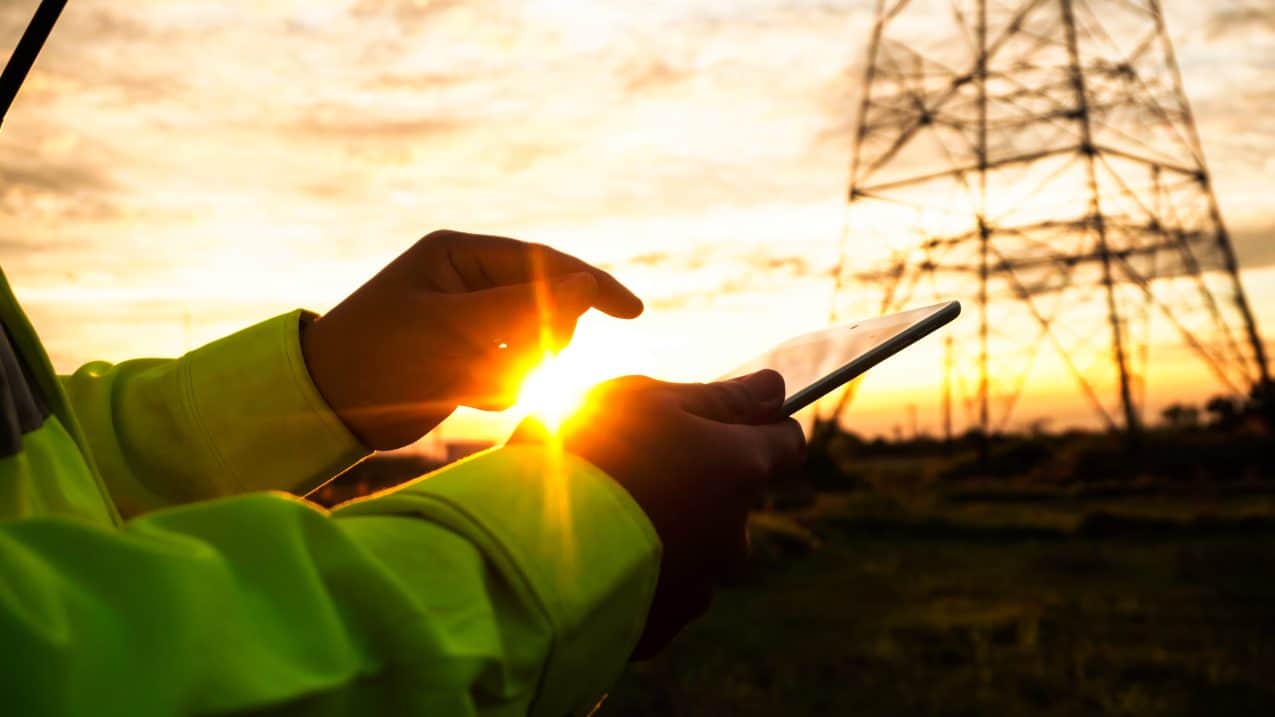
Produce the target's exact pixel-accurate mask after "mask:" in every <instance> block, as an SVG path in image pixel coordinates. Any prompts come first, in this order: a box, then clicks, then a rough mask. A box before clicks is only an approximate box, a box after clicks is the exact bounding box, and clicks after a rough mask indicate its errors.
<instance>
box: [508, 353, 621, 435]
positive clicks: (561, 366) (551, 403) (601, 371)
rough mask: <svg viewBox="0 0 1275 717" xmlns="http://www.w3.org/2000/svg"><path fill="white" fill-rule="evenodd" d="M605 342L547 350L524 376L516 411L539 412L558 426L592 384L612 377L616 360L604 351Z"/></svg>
mask: <svg viewBox="0 0 1275 717" xmlns="http://www.w3.org/2000/svg"><path fill="white" fill-rule="evenodd" d="M604 346H605V345H604V344H601V343H590V342H588V341H577V342H575V343H573V344H571V345H570V346H568V347H567V348H566V349H564V350H563V351H562V352H561V353H559V354H557V355H552V354H546V355H545V358H544V360H543V361H541V363H540V365H539V366H537V367H536V368H534V369H532V371H531V373H529V374H528V375H527V378H526V379H524V380H523V383H522V388H521V389H520V390H519V392H518V403H517V404H515V405H514V408H513V413H514V414H515V415H518V416H523V415H526V416H536V417H537V418H539V419H540V420H541V422H543V423H544V424H545V426H546V427H547V428H549V429H550V430H556V429H557V428H558V426H559V425H561V423H562V422H563V421H564V420H566V418H567V417H568V416H570V415H571V414H572V413H574V412H575V411H576V410H578V409H579V408H580V406H581V404H582V403H583V402H584V397H585V394H586V393H587V392H588V390H589V389H590V388H592V387H593V386H595V385H597V384H598V383H601V382H602V381H605V380H606V379H608V378H611V377H612V375H613V372H614V363H615V362H614V361H613V360H609V359H608V357H607V356H605V355H604V353H605V352H604V350H603V347H604ZM608 367H609V370H608Z"/></svg>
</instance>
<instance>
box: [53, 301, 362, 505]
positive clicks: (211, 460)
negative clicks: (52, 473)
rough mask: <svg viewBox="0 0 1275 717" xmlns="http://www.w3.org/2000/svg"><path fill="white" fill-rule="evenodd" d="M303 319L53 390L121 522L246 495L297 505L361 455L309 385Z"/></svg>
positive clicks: (68, 381)
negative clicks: (285, 495)
mask: <svg viewBox="0 0 1275 717" xmlns="http://www.w3.org/2000/svg"><path fill="white" fill-rule="evenodd" d="M301 316H302V313H301V312H300V311H294V312H291V313H288V314H284V315H283V316H278V317H276V318H273V319H269V320H267V321H263V322H262V323H260V324H257V325H255V326H252V327H250V328H247V329H244V330H243V331H240V332H238V333H235V334H232V335H230V336H228V337H226V338H223V339H220V340H218V341H214V342H213V343H211V344H208V345H207V346H204V347H202V348H199V349H196V350H194V351H192V352H190V353H188V354H186V355H185V356H183V357H181V358H179V359H137V360H133V361H125V362H123V363H119V364H110V363H106V362H101V361H99V362H94V363H90V364H87V365H85V366H84V367H82V368H80V370H78V371H76V372H75V373H74V374H73V375H71V376H66V377H63V378H62V385H63V388H64V389H65V390H66V394H67V398H68V400H69V401H70V404H71V408H72V410H73V411H74V413H75V416H76V418H77V419H78V421H79V423H80V426H81V428H82V429H83V431H84V434H85V436H86V438H87V440H88V443H89V447H90V451H91V453H92V455H93V459H94V462H95V463H96V464H97V467H98V470H99V471H100V472H101V474H102V478H103V480H104V481H105V483H106V486H107V489H108V490H109V491H110V493H111V497H112V499H113V500H114V501H115V503H116V505H117V506H118V508H119V510H120V513H121V514H122V515H124V516H125V517H128V516H133V515H138V514H140V513H143V512H146V511H148V510H153V509H155V508H159V507H163V506H168V505H175V504H178V503H185V502H190V501H194V500H203V499H207V498H213V497H218V496H226V495H234V494H237V493H245V492H250V491H256V490H284V491H289V492H292V493H297V494H304V493H306V492H308V491H309V490H311V489H313V488H314V487H316V486H317V485H319V484H321V483H322V482H324V481H326V480H327V479H329V478H331V477H332V476H334V475H336V474H337V473H340V472H341V471H343V470H345V469H346V468H348V467H349V466H350V465H352V464H354V463H355V462H357V461H358V460H360V459H361V458H363V457H364V456H366V455H367V453H368V451H367V450H366V449H365V448H364V447H363V446H362V445H361V444H360V443H359V442H358V440H357V439H356V438H355V437H354V436H353V435H351V434H350V432H349V430H348V429H346V427H345V425H344V424H342V423H341V421H340V419H339V418H337V417H336V415H335V414H333V413H332V411H331V410H330V409H329V408H328V407H327V405H326V404H325V403H324V401H323V397H322V396H321V395H319V392H318V390H317V389H316V388H315V386H314V383H313V382H312V381H311V379H310V375H309V372H308V371H307V370H306V366H305V361H304V359H303V358H302V356H301V344H300V340H299V337H298V331H299V327H300V320H301Z"/></svg>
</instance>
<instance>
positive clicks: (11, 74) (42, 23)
mask: <svg viewBox="0 0 1275 717" xmlns="http://www.w3.org/2000/svg"><path fill="white" fill-rule="evenodd" d="M65 5H66V0H42V1H41V3H40V6H39V7H37V8H36V9H35V16H34V17H32V18H31V22H30V24H28V25H27V29H26V30H25V31H23V33H22V38H21V39H20V40H18V46H17V47H15V48H13V54H12V55H11V56H10V57H9V62H8V63H7V64H6V65H5V66H4V72H2V73H0V124H3V123H4V116H5V115H6V114H8V112H9V106H10V105H12V104H13V100H14V98H15V97H17V96H18V89H19V88H21V87H22V82H23V81H24V80H26V78H27V73H28V72H30V71H31V66H32V65H33V64H35V58H36V55H39V54H40V48H42V47H44V41H45V40H47V39H48V37H49V33H50V32H52V31H53V25H54V23H56V22H57V21H58V15H61V14H62V7H63V6H65Z"/></svg>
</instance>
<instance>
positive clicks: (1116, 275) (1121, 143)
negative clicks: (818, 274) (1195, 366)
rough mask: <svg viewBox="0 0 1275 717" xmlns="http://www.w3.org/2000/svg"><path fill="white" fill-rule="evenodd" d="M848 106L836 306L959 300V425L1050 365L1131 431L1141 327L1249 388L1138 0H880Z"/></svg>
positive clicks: (847, 309) (1114, 423) (1198, 154)
mask: <svg viewBox="0 0 1275 717" xmlns="http://www.w3.org/2000/svg"><path fill="white" fill-rule="evenodd" d="M862 92H863V95H862V99H861V104H860V107H859V116H858V130H857V135H856V141H855V146H854V154H853V160H852V165H851V171H850V191H849V220H848V223H847V234H846V236H847V241H846V244H845V246H844V248H843V251H842V260H841V264H840V266H839V267H838V270H837V285H838V289H837V291H838V294H837V296H838V298H837V300H836V301H835V302H834V303H835V308H834V313H835V314H837V315H858V316H863V315H865V313H867V314H871V313H874V312H877V311H890V310H895V309H899V308H901V307H903V306H904V305H914V304H919V303H922V302H923V301H924V300H928V299H929V298H934V299H942V298H951V297H957V298H964V299H966V301H967V312H968V313H971V314H973V316H967V317H966V318H965V319H964V320H963V321H962V322H961V323H962V324H964V325H965V327H966V328H967V330H969V333H970V336H969V337H968V340H967V341H960V342H958V345H964V346H967V347H969V348H970V349H971V351H970V353H971V354H972V356H970V357H969V359H971V360H968V361H967V360H964V359H958V363H960V364H962V365H964V366H966V367H968V368H972V369H973V370H972V371H971V373H974V374H976V377H975V378H974V379H973V381H972V382H971V383H973V384H974V386H973V388H972V389H971V390H970V391H969V393H970V396H971V398H970V400H969V402H968V403H967V410H968V412H969V416H970V418H969V421H968V423H969V424H970V425H972V426H976V427H979V428H981V429H983V431H984V433H985V434H986V433H989V432H994V431H995V430H997V429H999V428H1001V427H1003V426H1004V425H1005V423H1006V422H1007V421H1008V420H1009V416H1010V415H1011V414H1012V412H1013V409H1014V406H1015V403H1016V402H1017V400H1018V397H1019V396H1020V395H1021V394H1022V393H1023V389H1024V386H1025V385H1026V384H1027V382H1028V381H1029V377H1030V375H1031V372H1032V367H1033V365H1035V364H1037V363H1038V361H1037V358H1038V356H1041V355H1045V354H1049V355H1051V356H1052V357H1053V358H1052V359H1049V360H1052V361H1054V362H1055V364H1056V366H1057V369H1058V370H1059V371H1064V370H1065V371H1066V372H1069V373H1070V374H1071V375H1072V377H1074V379H1075V380H1076V383H1077V385H1078V386H1079V388H1080V390H1081V391H1082V392H1083V393H1084V395H1085V396H1086V397H1087V398H1088V400H1089V402H1090V403H1091V404H1092V406H1093V407H1094V409H1095V410H1096V412H1097V414H1098V415H1099V416H1100V417H1101V418H1102V419H1103V420H1104V421H1105V422H1106V424H1107V425H1108V426H1109V427H1111V428H1113V429H1114V428H1121V427H1123V428H1125V429H1127V430H1129V431H1130V432H1136V431H1137V430H1138V427H1139V424H1140V413H1141V410H1142V406H1143V404H1144V402H1145V399H1146V396H1145V392H1146V382H1145V374H1146V369H1147V367H1148V365H1149V364H1148V361H1149V346H1150V345H1151V338H1150V331H1151V328H1150V327H1151V323H1152V316H1156V317H1157V318H1156V319H1155V320H1156V322H1157V325H1159V324H1160V323H1161V322H1163V326H1165V327H1171V328H1172V331H1173V332H1174V333H1175V334H1176V335H1177V336H1178V337H1179V338H1180V339H1181V343H1180V344H1178V345H1185V346H1186V347H1187V348H1189V350H1190V352H1191V353H1193V354H1195V356H1197V357H1198V358H1199V359H1200V360H1202V361H1203V362H1204V364H1205V365H1206V366H1207V367H1208V368H1209V369H1210V371H1211V372H1212V374H1213V375H1214V376H1215V377H1216V378H1217V380H1218V381H1219V383H1220V386H1221V387H1222V388H1223V389H1225V390H1229V391H1232V392H1235V393H1241V392H1246V391H1247V390H1249V388H1250V387H1252V386H1253V385H1255V384H1257V382H1259V381H1262V382H1265V381H1266V380H1268V378H1269V375H1268V373H1267V363H1266V356H1265V351H1264V349H1263V345H1262V342H1261V339H1260V337H1259V334H1258V329H1257V326H1256V323H1255V321H1254V318H1253V314H1252V311H1251V310H1250V308H1249V305H1248V302H1247V300H1246V299H1245V296H1244V290H1243V287H1242V286H1241V284H1240V280H1239V276H1238V272H1237V266H1236V259H1235V253H1234V251H1233V249H1232V246H1231V242H1230V239H1229V238H1228V236H1227V232H1226V228H1225V226H1224V225H1223V223H1222V218H1221V215H1220V214H1219V212H1218V206H1217V201H1216V199H1215V197H1214V195H1213V190H1212V186H1211V181H1210V175H1209V172H1208V169H1207V167H1206V165H1205V161H1204V154H1203V152H1202V150H1201V146H1200V140H1199V137H1198V135H1197V133H1196V129H1195V124H1194V121H1193V119H1192V116H1191V110H1190V107H1189V105H1188V103H1187V99H1186V96H1185V95H1184V93H1183V90H1182V83H1181V77H1180V75H1179V72H1178V67H1177V62H1176V60H1175V58H1174V55H1173V48H1172V46H1171V44H1170V41H1169V38H1168V35H1167V33H1166V31H1165V26H1164V18H1163V15H1162V14H1161V11H1160V3H1159V2H1158V1H1157V0H1004V1H1003V2H996V1H995V0H928V1H925V0H911V1H909V0H888V1H887V0H878V2H877V10H876V23H875V26H874V27H873V29H872V35H871V40H870V43H869V49H868V61H867V65H866V69H865V72H864V79H863V88H862ZM865 261H866V262H867V264H868V266H869V267H870V268H865V266H864V262H865ZM969 309H973V311H972V312H971V311H969ZM1263 385H1265V383H1263ZM1104 396H1106V397H1112V396H1114V400H1112V399H1111V398H1104ZM994 403H995V405H993V404H994ZM839 412H840V408H839V409H838V413H839Z"/></svg>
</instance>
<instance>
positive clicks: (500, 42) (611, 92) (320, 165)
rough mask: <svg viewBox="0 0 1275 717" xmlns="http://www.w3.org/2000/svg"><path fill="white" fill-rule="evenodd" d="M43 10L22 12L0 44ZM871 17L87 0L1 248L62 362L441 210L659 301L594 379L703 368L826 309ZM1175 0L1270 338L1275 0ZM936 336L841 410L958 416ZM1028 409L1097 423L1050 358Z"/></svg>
mask: <svg viewBox="0 0 1275 717" xmlns="http://www.w3.org/2000/svg"><path fill="white" fill-rule="evenodd" d="M36 4H37V3H36V2H34V0H0V52H3V53H5V54H7V52H8V51H9V50H10V49H11V48H12V46H13V44H14V43H15V42H16V40H17V37H18V35H19V34H20V32H21V29H22V27H23V26H24V25H25V22H26V20H27V18H29V16H30V14H31V12H32V11H33V10H34V8H35V6H36ZM872 7H873V3H872V2H870V0H648V1H647V2H644V3H641V4H637V3H625V2H614V1H605V2H604V1H594V2H566V1H558V0H531V1H528V2H513V1H508V2H506V1H503V0H434V1H432V2H431V1H421V0H415V1H412V0H402V1H398V2H393V1H390V0H353V2H329V3H311V2H300V1H296V2H287V1H281V0H274V1H271V2H257V3H235V2H225V3H214V2H211V1H209V0H165V1H163V2H161V1H159V0H139V1H137V2H132V3H128V4H121V3H112V2H105V1H100V0H70V2H69V3H68V6H67V9H66V10H65V12H64V14H63V17H62V19H61V20H60V21H59V24H58V26H57V28H56V30H55V32H54V34H53V36H52V37H51V38H50V40H49V43H48V45H47V47H46V49H45V52H44V53H43V55H42V56H41V58H40V60H39V62H38V64H37V66H36V68H35V70H34V72H33V73H32V76H31V77H30V79H29V80H28V82H27V85H26V87H25V88H24V90H23V92H22V94H21V95H20V96H19V98H18V100H17V102H16V103H15V104H14V107H13V109H12V110H11V112H10V114H9V117H8V118H7V119H6V121H5V124H4V126H3V130H0V265H3V267H4V270H5V272H6V274H7V275H8V277H9V279H10V281H11V283H12V285H13V286H14V289H15V292H16V293H17V295H18V297H19V299H20V300H21V301H22V302H23V304H24V306H25V307H26V309H27V311H28V313H29V314H30V316H31V318H32V320H33V321H34V323H35V324H36V326H37V328H38V329H39V330H40V332H41V335H42V337H43V338H44V341H45V343H46V346H47V348H48V350H49V353H50V355H51V358H52V360H53V362H54V364H55V366H57V367H58V368H59V369H60V370H67V371H69V370H73V369H74V368H75V367H76V366H78V365H80V364H82V363H84V362H86V361H88V360H92V359H108V360H123V359H126V358H131V357H138V356H174V355H179V354H180V353H182V352H184V351H186V350H188V349H190V348H193V347H194V346H197V345H199V344H200V343H203V342H205V341H208V340H211V339H213V338H216V337H217V336H220V335H224V334H226V333H228V332H230V331H233V330H235V329H237V328H240V327H243V326H246V325H249V324H251V323H253V322H255V321H257V320H260V319H262V318H266V317H269V316H272V315H275V314H277V313H281V312H283V311H286V310H289V309H291V308H294V307H297V306H303V307H307V308H311V309H313V310H316V311H320V312H322V311H324V310H326V309H327V308H329V307H331V306H332V305H334V304H335V303H336V302H337V301H339V300H340V298H341V297H343V296H344V295H346V294H347V293H349V292H350V291H351V290H353V289H354V288H355V287H357V286H358V285H359V284H360V283H362V281H363V280H365V279H366V278H368V277H369V276H371V275H372V274H373V273H374V272H375V271H376V270H377V269H378V268H379V267H380V266H381V265H383V264H384V263H386V262H387V261H389V260H390V259H392V258H393V257H394V256H395V255H397V254H398V253H399V252H400V251H402V250H403V249H405V248H406V247H407V246H409V245H410V244H411V243H412V242H413V241H414V240H415V239H417V238H418V237H420V236H422V235H423V234H425V233H427V232H429V231H431V230H433V229H437V228H452V229H460V230H466V231H474V232H487V233H495V234H503V235H506V236H514V237H518V238H521V239H526V240H530V241H539V242H544V243H547V244H550V245H553V246H555V247H558V248H560V249H563V250H565V251H568V252H572V253H575V254H577V255H579V256H581V257H583V258H585V259H587V260H590V261H593V262H596V263H599V264H601V265H603V266H605V267H606V268H608V269H609V270H611V271H612V272H613V273H615V274H616V275H617V276H618V277H619V278H621V280H623V281H625V282H626V283H628V284H629V285H630V286H632V287H633V288H634V289H635V290H636V291H637V292H638V293H639V294H640V295H641V296H643V298H644V299H646V302H647V306H648V311H647V313H646V314H645V315H644V316H643V317H642V318H640V319H638V320H636V321H634V322H630V323H623V322H619V321H617V320H613V319H608V318H605V317H597V316H590V317H587V318H586V320H585V321H584V322H582V324H581V327H580V330H579V332H578V334H577V337H578V338H577V346H576V347H574V348H573V349H570V351H575V352H577V353H578V354H579V356H578V357H577V358H576V359H575V361H576V362H577V365H580V366H586V367H587V369H585V370H584V372H585V373H586V374H589V377H590V378H596V379H602V378H605V377H606V376H607V375H619V374H623V373H635V372H637V373H649V374H652V375H656V376H660V377H663V378H669V379H677V380H706V379H711V378H713V377H715V376H718V375H720V374H722V373H724V372H726V371H728V370H729V369H730V368H732V367H733V366H736V365H739V364H742V363H744V362H745V361H747V360H748V359H749V358H750V357H751V356H753V355H756V354H758V353H761V352H762V351H764V350H765V349H767V348H769V347H770V346H772V345H774V344H776V343H778V342H780V341H782V340H783V339H786V338H788V337H789V336H792V335H794V334H797V333H801V332H803V331H807V330H812V329H816V328H819V327H821V326H823V325H825V323H826V322H827V319H828V314H829V308H830V305H831V301H832V288H833V287H832V281H831V279H830V270H831V269H832V267H833V266H835V264H836V261H837V258H838V255H839V254H838V252H839V246H840V241H841V235H842V233H843V230H844V227H845V222H846V215H845V208H844V196H845V189H846V183H847V179H848V171H849V170H848V166H849V157H850V152H851V139H852V136H853V130H854V122H853V118H854V112H855V108H856V106H857V104H856V103H857V97H858V96H859V92H860V89H861V88H860V83H861V74H862V65H863V62H864V53H865V43H866V39H867V35H868V31H869V29H870V25H871V20H872ZM1164 10H1165V16H1166V21H1167V23H1168V27H1169V30H1170V33H1171V35H1172V37H1173V40H1174V43H1175V47H1176V50H1177V54H1178V59H1179V62H1180V63H1181V66H1182V70H1183V76H1184V85H1185V88H1186V91H1187V93H1188V95H1189V96H1190V98H1191V100H1192V104H1193V109H1194V111H1195V115H1196V120H1197V123H1198V126H1199V130H1200V135H1201V137H1202V141H1203V145H1204V149H1205V152H1206V155H1207V157H1208V160H1209V164H1210V167H1211V170H1212V173H1213V175H1214V184H1215V187H1216V190H1217V195H1218V199H1219V201H1220V203H1221V207H1222V211H1223V214H1224V216H1225V218H1226V220H1227V223H1228V226H1229V227H1230V229H1231V232H1232V234H1233V236H1234V237H1235V243H1236V247H1237V250H1238V252H1239V255H1240V260H1241V263H1242V265H1243V266H1244V267H1245V270H1244V283H1245V287H1246V288H1247V289H1248V291H1249V294H1250V300H1251V301H1252V303H1253V305H1254V307H1255V310H1256V313H1257V315H1258V319H1259V322H1260V323H1263V324H1264V325H1266V326H1275V282H1273V281H1272V279H1275V241H1273V240H1275V204H1273V203H1272V202H1271V201H1270V199H1269V196H1270V190H1271V188H1272V187H1273V186H1275V153H1273V152H1271V151H1270V150H1271V148H1272V146H1273V145H1275V72H1273V71H1272V70H1275V3H1272V2H1254V1H1252V0H1248V1H1229V2H1216V3H1198V2H1192V1H1190V0H1168V1H1167V2H1165V3H1164ZM852 239H853V238H852ZM850 246H851V253H852V255H853V253H854V251H855V248H854V246H853V244H851V245H850ZM956 298H967V297H956ZM939 345H940V342H938V341H934V342H933V343H932V346H930V347H929V348H928V349H924V350H922V349H921V348H918V349H916V350H915V355H914V356H907V357H905V356H900V357H899V358H898V359H896V360H894V362H892V363H890V364H886V365H883V366H882V367H881V368H880V369H878V370H876V371H874V372H873V374H872V375H870V376H869V379H868V380H866V381H865V382H864V384H863V386H862V388H861V390H859V391H858V393H857V395H856V399H855V402H854V404H853V406H852V407H851V409H850V411H849V413H848V414H847V416H846V421H845V423H846V425H847V426H848V427H850V428H854V429H855V430H859V431H861V432H864V433H867V434H869V435H873V434H886V435H889V434H891V433H892V432H895V431H897V430H911V428H910V426H911V425H912V423H913V418H912V416H913V411H914V409H911V408H909V407H910V406H916V409H915V415H916V419H915V423H916V424H917V426H918V427H919V428H920V429H921V430H923V431H930V432H934V431H936V430H937V429H938V421H939V414H938V412H937V409H936V406H937V398H938V390H937V386H938V385H939V383H940V380H941V370H940V368H939V363H938V361H937V360H936V357H938V355H939V349H938V346H939ZM1153 354H1154V355H1155V356H1157V357H1164V362H1165V363H1166V364H1169V363H1172V364H1173V365H1175V366H1179V365H1180V366H1181V367H1182V368H1181V369H1180V370H1178V371H1177V372H1176V373H1175V374H1174V375H1173V377H1172V380H1161V384H1160V385H1156V383H1154V382H1151V383H1150V385H1149V386H1148V394H1149V397H1150V398H1149V403H1148V411H1149V412H1153V411H1154V409H1155V408H1156V407H1157V406H1162V405H1164V404H1165V403H1168V402H1170V401H1173V400H1198V399H1200V398H1202V397H1203V396H1205V395H1207V394H1208V393H1209V392H1211V391H1215V390H1216V387H1215V386H1213V385H1212V384H1211V383H1210V381H1209V379H1208V375H1207V372H1205V370H1204V369H1203V368H1202V367H1195V368H1191V367H1190V366H1189V364H1190V361H1189V356H1187V355H1186V352H1184V350H1183V349H1182V348H1181V347H1180V346H1177V345H1175V344H1173V343H1171V342H1170V341H1169V338H1168V337H1167V334H1166V338H1165V339H1164V340H1162V341H1159V342H1157V343H1156V344H1155V345H1154V348H1153ZM1153 363H1154V361H1153ZM1193 372H1194V373H1193ZM918 377H923V378H918ZM966 383H967V382H965V383H962V381H958V384H961V385H966ZM966 390H968V386H967V385H966ZM960 398H962V397H961V396H958V399H960ZM964 417H965V414H964V413H960V412H958V417H957V420H958V423H962V422H963V421H964ZM1015 417H1016V420H1017V421H1018V422H1020V423H1026V422H1031V421H1034V420H1039V419H1042V418H1045V419H1050V420H1053V421H1054V422H1055V424H1054V425H1055V426H1061V425H1066V424H1087V423H1092V421H1093V416H1092V415H1091V414H1090V412H1089V411H1088V409H1087V408H1086V406H1085V404H1084V402H1083V400H1082V399H1081V398H1079V396H1078V395H1077V392H1076V390H1075V388H1074V386H1072V385H1071V384H1070V383H1069V382H1068V380H1067V378H1066V377H1065V376H1063V375H1057V374H1051V373H1049V372H1048V370H1046V369H1042V373H1041V375H1039V376H1033V377H1032V380H1031V384H1030V391H1029V393H1028V395H1027V396H1026V397H1025V398H1024V400H1023V401H1022V402H1021V403H1020V404H1019V406H1018V408H1017V410H1016V412H1015ZM512 420H513V418H512V417H508V416H505V417H495V418H493V417H491V416H486V415H479V414H476V413H472V412H466V413H464V414H462V415H459V416H457V417H455V418H454V419H452V420H451V421H449V423H448V424H447V425H445V426H444V427H443V429H442V430H441V434H440V435H441V436H443V437H444V438H447V439H461V438H486V439H496V438H499V437H500V436H501V435H502V434H503V433H504V432H506V431H507V430H508V428H509V425H510V422H511V421H512Z"/></svg>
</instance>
